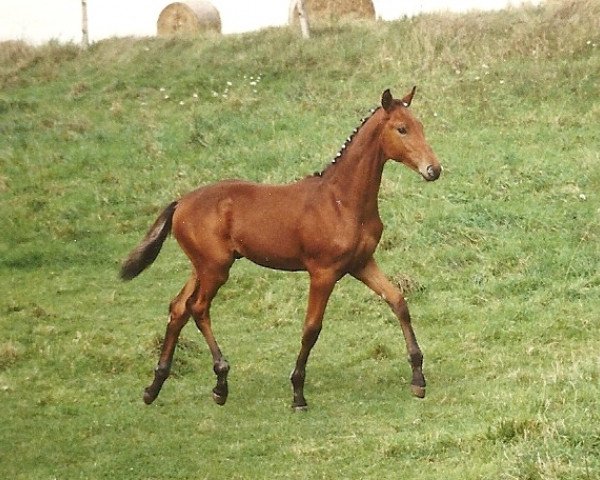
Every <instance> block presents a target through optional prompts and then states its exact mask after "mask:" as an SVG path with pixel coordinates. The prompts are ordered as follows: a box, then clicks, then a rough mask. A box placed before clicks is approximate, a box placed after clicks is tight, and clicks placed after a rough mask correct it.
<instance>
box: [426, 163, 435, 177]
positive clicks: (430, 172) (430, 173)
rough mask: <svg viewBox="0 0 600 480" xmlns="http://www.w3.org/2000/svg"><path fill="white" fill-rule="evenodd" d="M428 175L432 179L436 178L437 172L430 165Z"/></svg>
mask: <svg viewBox="0 0 600 480" xmlns="http://www.w3.org/2000/svg"><path fill="white" fill-rule="evenodd" d="M427 175H429V178H432V177H434V176H435V170H434V169H433V167H432V166H431V165H429V166H428V167H427Z"/></svg>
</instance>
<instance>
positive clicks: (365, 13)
mask: <svg viewBox="0 0 600 480" xmlns="http://www.w3.org/2000/svg"><path fill="white" fill-rule="evenodd" d="M292 3H293V4H295V2H292ZM304 8H305V10H306V15H307V16H308V19H309V21H311V22H314V21H316V22H318V21H326V22H330V21H335V20H338V19H340V18H360V19H368V20H375V7H374V6H373V2H372V1H371V0H304ZM297 19H298V10H297V8H293V10H292V11H291V12H290V22H295V21H297Z"/></svg>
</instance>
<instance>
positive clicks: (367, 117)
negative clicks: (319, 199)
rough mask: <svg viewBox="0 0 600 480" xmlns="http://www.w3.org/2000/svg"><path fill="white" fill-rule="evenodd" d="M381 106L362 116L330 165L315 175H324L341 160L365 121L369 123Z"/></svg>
mask: <svg viewBox="0 0 600 480" xmlns="http://www.w3.org/2000/svg"><path fill="white" fill-rule="evenodd" d="M380 108H381V107H375V108H372V109H371V111H370V113H369V115H368V116H366V117H364V118H362V119H361V120H360V125H359V126H358V127H356V128H355V129H354V130H353V131H352V134H351V135H350V136H349V137H348V138H347V139H346V141H345V142H344V144H343V145H342V148H340V150H339V151H338V153H337V154H336V155H335V157H333V160H331V163H330V164H329V165H327V166H326V167H325V168H324V169H323V170H322V171H321V172H315V173H314V175H313V176H316V177H320V176H322V175H323V174H324V173H325V172H326V171H327V169H328V168H330V167H332V166H333V165H335V164H336V163H337V162H338V161H340V160H341V158H342V156H343V155H344V151H345V150H346V148H348V146H349V145H350V143H351V142H352V140H354V137H355V136H356V134H357V133H358V132H359V131H360V129H361V128H362V127H363V125H364V124H365V123H367V121H369V119H370V118H371V117H372V116H373V115H375V113H376V112H377V111H378V110H379V109H380Z"/></svg>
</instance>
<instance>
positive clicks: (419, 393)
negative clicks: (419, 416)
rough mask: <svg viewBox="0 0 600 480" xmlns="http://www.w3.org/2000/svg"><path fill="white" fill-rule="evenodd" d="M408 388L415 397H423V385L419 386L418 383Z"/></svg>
mask: <svg viewBox="0 0 600 480" xmlns="http://www.w3.org/2000/svg"><path fill="white" fill-rule="evenodd" d="M410 390H411V392H412V394H413V395H414V396H415V397H418V398H425V387H419V386H418V385H411V386H410Z"/></svg>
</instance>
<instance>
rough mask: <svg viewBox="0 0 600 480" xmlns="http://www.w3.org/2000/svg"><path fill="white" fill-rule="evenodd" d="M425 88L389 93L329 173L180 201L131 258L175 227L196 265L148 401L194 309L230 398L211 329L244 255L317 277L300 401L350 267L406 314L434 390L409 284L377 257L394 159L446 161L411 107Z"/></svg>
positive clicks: (418, 391) (295, 378)
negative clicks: (384, 184)
mask: <svg viewBox="0 0 600 480" xmlns="http://www.w3.org/2000/svg"><path fill="white" fill-rule="evenodd" d="M414 93H415V88H413V89H412V91H411V92H410V93H409V94H408V95H406V96H405V97H404V98H403V99H402V100H396V99H394V98H392V95H391V93H390V91H389V90H386V91H385V92H383V95H382V98H381V108H379V107H378V108H377V109H375V110H373V111H372V114H371V116H370V117H368V118H367V119H365V120H363V123H362V125H361V126H360V127H359V128H358V129H356V130H354V133H353V135H352V136H351V137H350V138H348V140H347V141H346V143H345V144H344V145H343V147H342V150H341V151H340V152H339V153H338V154H337V156H336V158H335V159H334V160H333V162H332V164H331V165H329V166H328V167H327V168H326V169H325V170H324V171H323V172H321V173H318V174H315V175H314V176H312V177H308V178H304V179H303V180H300V181H298V182H296V183H291V184H288V185H263V184H256V183H250V182H245V181H239V180H230V181H223V182H219V183H215V184H212V185H208V186H205V187H201V188H199V189H197V190H195V191H193V192H191V193H188V194H187V195H185V196H184V197H182V198H181V199H179V200H177V201H175V202H173V203H171V204H170V205H169V206H168V207H167V208H166V209H165V210H164V211H163V212H162V213H161V215H160V216H159V217H158V219H157V220H156V222H155V223H154V225H153V226H152V227H151V228H150V230H149V231H148V233H147V234H146V237H145V238H144V239H143V241H142V242H141V243H140V245H139V246H138V247H136V248H135V249H134V250H133V251H132V252H131V253H130V255H129V257H128V258H127V259H126V260H125V262H124V263H123V265H122V269H121V277H122V278H123V279H124V280H130V279H132V278H134V277H135V276H137V275H138V274H139V273H141V272H142V270H144V269H145V268H146V267H147V266H149V265H150V264H151V263H152V262H153V261H154V260H155V259H156V257H157V255H158V253H159V252H160V249H161V246H162V244H163V242H164V240H165V238H166V237H167V236H168V234H169V232H171V231H172V232H173V236H174V237H175V238H176V239H177V242H178V243H179V245H180V246H181V248H182V249H183V251H184V252H185V254H186V255H187V256H188V257H189V259H190V261H191V263H192V266H193V272H192V275H191V277H190V278H189V280H188V281H187V283H186V284H185V286H184V287H183V289H182V290H181V292H180V293H179V295H177V296H176V297H175V298H174V299H173V301H172V302H171V304H170V308H169V322H168V325H167V331H166V335H165V339H164V343H163V346H162V352H161V354H160V358H159V361H158V366H157V367H156V370H155V374H154V381H153V382H152V384H151V385H150V386H149V387H148V388H146V390H145V393H144V401H145V402H146V403H147V404H150V403H152V402H153V401H154V399H156V397H157V396H158V394H159V392H160V389H161V387H162V385H163V383H164V381H165V380H166V379H167V377H168V375H169V371H170V368H171V362H172V359H173V352H174V350H175V345H176V344H177V339H178V337H179V333H180V332H181V329H182V328H183V326H184V325H185V324H186V322H187V321H188V319H189V317H190V315H191V316H192V317H193V318H194V320H195V322H196V325H197V326H198V329H199V330H200V332H202V335H203V336H204V338H205V339H206V342H207V344H208V347H209V348H210V352H211V354H212V358H213V369H214V372H215V374H216V376H217V384H216V386H215V388H214V389H213V398H214V400H215V402H216V403H218V404H219V405H223V404H224V403H225V401H226V400H227V394H228V388H227V374H228V372H229V364H228V362H227V360H225V358H224V357H223V354H222V353H221V350H220V349H219V345H218V344H217V341H216V340H215V337H214V335H213V332H212V329H211V321H210V313H209V312H210V305H211V302H212V300H213V298H214V297H215V295H216V293H217V291H218V290H219V288H220V287H221V286H222V285H223V284H224V283H225V282H226V281H227V278H228V276H229V269H230V268H231V266H232V264H233V262H234V261H235V260H237V259H239V258H244V257H245V258H247V259H249V260H251V261H253V262H255V263H257V264H259V265H262V266H265V267H270V268H275V269H279V270H289V271H297V270H305V271H307V272H308V274H309V276H310V290H309V297H308V310H307V312H306V319H305V321H304V329H303V333H302V345H301V348H300V353H299V355H298V358H297V360H296V366H295V368H294V370H293V372H292V375H291V382H292V386H293V393H294V399H293V404H292V406H293V407H294V408H296V409H298V410H301V409H304V408H306V406H307V404H306V400H305V398H304V393H303V391H304V379H305V368H306V362H307V360H308V356H309V354H310V351H311V349H312V347H313V346H314V344H315V342H316V341H317V338H318V337H319V332H320V331H321V324H322V321H323V314H324V312H325V307H326V305H327V301H328V299H329V296H330V294H331V292H332V290H333V287H334V285H335V284H336V282H337V281H338V280H340V279H341V278H342V277H343V276H344V275H346V274H348V273H349V274H350V275H352V276H353V277H355V278H357V279H358V280H360V281H361V282H363V283H365V284H366V285H367V286H368V287H369V288H371V289H372V290H373V291H374V292H375V293H376V294H377V295H379V296H381V297H382V298H383V299H384V300H385V301H386V302H387V303H388V304H389V305H390V307H391V308H392V310H393V312H394V313H395V314H396V316H397V317H398V319H399V321H400V327H401V328H402V333H403V334H404V339H405V341H406V348H407V351H408V354H409V361H410V364H411V367H412V382H411V388H412V392H413V394H414V395H416V396H417V397H424V396H425V378H424V377H423V372H422V364H423V355H422V354H421V350H420V348H419V345H418V343H417V339H416V338H415V334H414V332H413V328H412V326H411V321H410V316H409V313H408V307H407V305H406V302H405V300H404V298H403V296H402V294H401V292H400V290H399V289H398V288H397V287H396V286H395V285H394V284H392V283H391V282H390V281H389V280H388V279H387V278H386V277H385V276H384V274H383V273H382V272H381V271H380V270H379V267H378V266H377V264H376V263H375V260H374V259H373V252H375V248H376V247H377V244H378V243H379V239H380V238H381V233H382V231H383V224H382V223H381V219H380V217H379V211H378V202H377V195H378V192H379V186H380V183H381V175H382V172H383V167H384V164H385V162H386V161H387V160H388V159H393V160H396V161H398V162H401V163H404V164H405V165H407V166H408V167H410V168H411V169H413V170H415V171H417V172H419V173H420V174H421V175H422V176H423V178H424V179H425V180H428V181H433V180H436V179H437V178H438V177H439V176H440V172H441V166H440V164H439V162H438V160H437V158H436V156H435V154H434V153H433V150H432V149H431V147H430V146H429V145H428V144H427V143H426V141H425V137H424V135H423V125H422V124H421V122H419V121H418V120H417V119H416V118H415V117H414V116H413V114H412V113H411V112H410V110H409V109H408V107H409V105H410V103H411V101H412V98H413V95H414Z"/></svg>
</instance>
